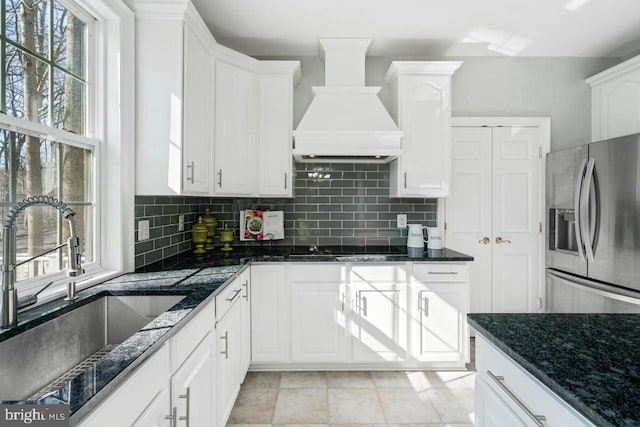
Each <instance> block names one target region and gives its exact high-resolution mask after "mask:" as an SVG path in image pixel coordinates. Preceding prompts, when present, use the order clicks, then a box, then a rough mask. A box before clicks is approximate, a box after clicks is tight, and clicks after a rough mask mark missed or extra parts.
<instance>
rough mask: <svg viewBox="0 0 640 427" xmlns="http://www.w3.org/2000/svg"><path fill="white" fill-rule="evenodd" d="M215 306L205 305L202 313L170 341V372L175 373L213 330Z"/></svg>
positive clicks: (211, 303) (211, 304)
mask: <svg viewBox="0 0 640 427" xmlns="http://www.w3.org/2000/svg"><path fill="white" fill-rule="evenodd" d="M215 314H216V313H215V306H214V304H213V302H210V303H208V304H207V306H206V307H204V308H203V309H202V311H201V312H200V313H198V314H196V316H195V317H194V318H193V319H191V320H190V321H189V323H188V324H187V325H186V326H185V327H184V328H182V330H181V331H179V332H178V333H177V334H176V336H175V337H173V338H172V341H171V372H175V371H176V370H177V369H178V368H179V367H180V365H182V363H183V362H184V361H185V360H186V359H187V357H189V355H190V354H191V352H193V350H194V349H195V348H196V347H197V346H198V343H199V342H200V341H202V339H203V338H204V337H205V335H207V333H209V332H210V331H211V330H213V327H214V324H215Z"/></svg>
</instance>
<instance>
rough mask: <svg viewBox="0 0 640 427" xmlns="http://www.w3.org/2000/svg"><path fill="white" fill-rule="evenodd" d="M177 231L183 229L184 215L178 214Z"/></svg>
mask: <svg viewBox="0 0 640 427" xmlns="http://www.w3.org/2000/svg"><path fill="white" fill-rule="evenodd" d="M178 231H184V215H178Z"/></svg>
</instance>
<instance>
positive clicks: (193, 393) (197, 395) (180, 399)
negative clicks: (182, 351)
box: [171, 333, 215, 426]
mask: <svg viewBox="0 0 640 427" xmlns="http://www.w3.org/2000/svg"><path fill="white" fill-rule="evenodd" d="M212 335H213V334H212V333H209V334H207V335H206V336H205V338H204V340H202V342H201V343H200V344H199V345H198V347H196V349H195V350H194V351H193V353H192V354H191V355H190V356H189V358H188V359H187V361H186V362H185V363H184V364H183V365H182V366H181V367H180V368H179V369H178V370H177V371H176V373H175V374H173V376H172V377H171V402H172V406H171V408H174V407H175V408H176V414H177V417H178V419H177V421H178V422H177V423H176V425H193V426H212V425H214V420H215V418H214V417H215V405H212V402H213V401H214V387H215V385H214V384H215V381H214V359H213V354H212V353H213V343H212ZM172 410H173V409H172ZM172 415H173V414H172ZM181 421H184V424H182V422H181Z"/></svg>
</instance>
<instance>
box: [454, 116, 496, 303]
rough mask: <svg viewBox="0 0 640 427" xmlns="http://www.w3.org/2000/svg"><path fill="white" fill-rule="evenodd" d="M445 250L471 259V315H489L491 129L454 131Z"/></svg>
mask: <svg viewBox="0 0 640 427" xmlns="http://www.w3.org/2000/svg"><path fill="white" fill-rule="evenodd" d="M452 132H453V142H452V143H453V158H452V168H453V173H452V181H451V195H450V196H449V197H448V198H447V201H446V203H447V209H446V211H447V214H446V216H447V219H446V222H447V246H448V247H451V248H455V249H457V250H460V251H461V252H464V253H466V254H469V255H472V256H473V257H474V262H472V263H470V264H469V270H470V277H471V278H472V279H471V311H472V312H485V313H486V312H490V311H491V247H492V245H491V243H489V244H485V243H483V242H482V239H483V237H489V238H490V237H491V138H492V131H491V128H486V127H454V128H453V129H452Z"/></svg>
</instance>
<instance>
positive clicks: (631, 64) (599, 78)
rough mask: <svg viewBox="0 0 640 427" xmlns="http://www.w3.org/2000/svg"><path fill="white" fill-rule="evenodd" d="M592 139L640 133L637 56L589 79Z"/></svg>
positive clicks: (639, 91) (598, 139) (639, 72)
mask: <svg viewBox="0 0 640 427" xmlns="http://www.w3.org/2000/svg"><path fill="white" fill-rule="evenodd" d="M586 81H587V84H589V86H590V87H591V140H592V141H600V140H603V139H609V138H615V137H618V136H623V135H630V134H633V133H638V132H640V56H636V57H634V58H631V59H629V60H628V61H625V62H623V63H621V64H618V65H616V66H614V67H612V68H609V69H608V70H605V71H603V72H601V73H598V74H596V75H595V76H593V77H590V78H588V79H587V80H586Z"/></svg>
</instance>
